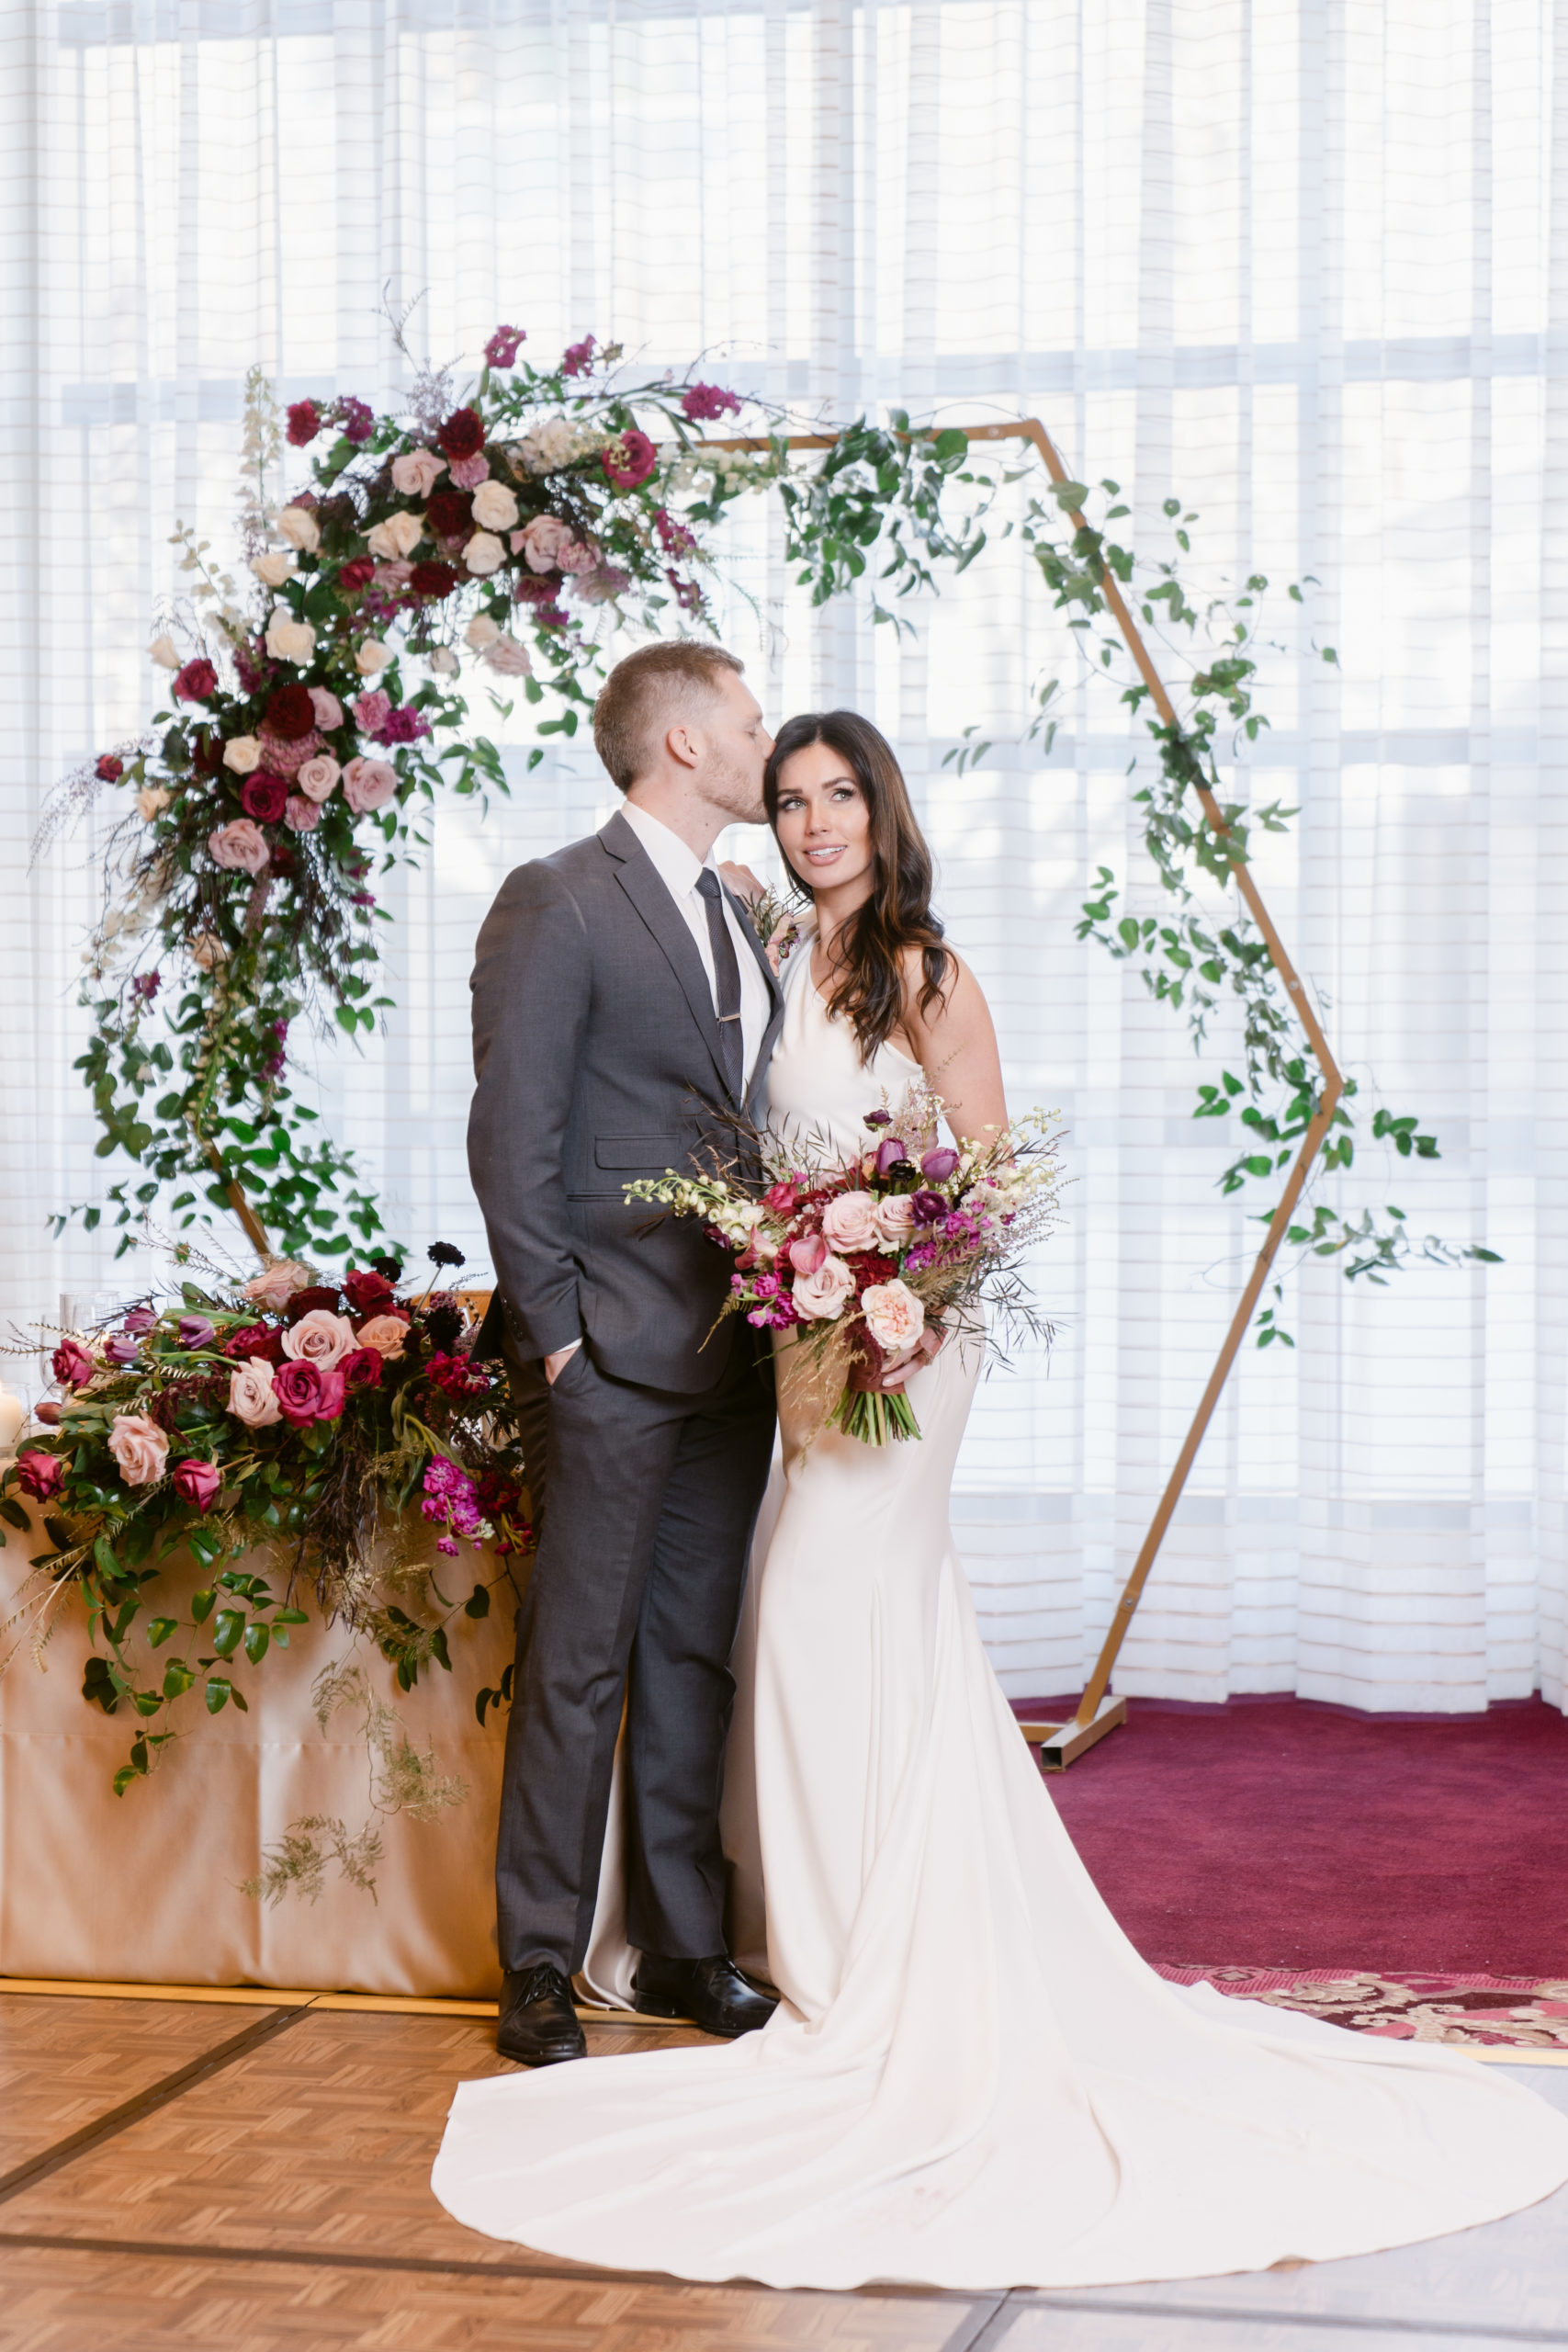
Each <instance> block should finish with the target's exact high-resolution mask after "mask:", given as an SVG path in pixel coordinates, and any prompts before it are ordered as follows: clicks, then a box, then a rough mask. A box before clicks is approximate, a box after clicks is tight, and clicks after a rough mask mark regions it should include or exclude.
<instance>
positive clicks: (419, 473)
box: [392, 449, 446, 498]
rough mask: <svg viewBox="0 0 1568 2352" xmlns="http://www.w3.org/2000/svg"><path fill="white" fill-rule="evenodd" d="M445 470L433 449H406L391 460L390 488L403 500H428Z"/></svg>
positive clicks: (444, 465)
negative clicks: (398, 492)
mask: <svg viewBox="0 0 1568 2352" xmlns="http://www.w3.org/2000/svg"><path fill="white" fill-rule="evenodd" d="M445 472H446V458H438V457H437V456H436V454H435V452H434V449H408V450H405V451H404V453H403V455H402V456H401V457H400V458H393V459H392V488H393V489H394V490H398V491H401V492H402V494H403V496H404V497H405V498H428V497H429V496H430V493H431V492H432V491H433V490H434V488H435V485H436V483H437V482H438V481H440V479H441V477H442V475H443V474H444V473H445Z"/></svg>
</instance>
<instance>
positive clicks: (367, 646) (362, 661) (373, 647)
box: [354, 637, 392, 678]
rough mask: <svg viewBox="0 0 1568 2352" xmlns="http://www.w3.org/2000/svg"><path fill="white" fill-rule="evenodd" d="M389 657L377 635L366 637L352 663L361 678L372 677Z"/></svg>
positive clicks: (386, 662) (383, 667)
mask: <svg viewBox="0 0 1568 2352" xmlns="http://www.w3.org/2000/svg"><path fill="white" fill-rule="evenodd" d="M391 658H392V657H391V654H390V653H389V651H388V650H387V648H386V647H385V646H384V645H383V644H382V642H381V640H380V639H379V638H378V637H367V639H366V640H365V642H364V644H363V645H362V646H360V648H359V649H358V650H357V652H356V653H355V657H354V665H355V669H356V670H357V671H358V673H359V674H360V676H361V677H362V678H374V677H375V676H377V675H378V673H379V672H380V671H382V670H384V669H385V668H386V666H387V664H388V662H389V661H390V660H391Z"/></svg>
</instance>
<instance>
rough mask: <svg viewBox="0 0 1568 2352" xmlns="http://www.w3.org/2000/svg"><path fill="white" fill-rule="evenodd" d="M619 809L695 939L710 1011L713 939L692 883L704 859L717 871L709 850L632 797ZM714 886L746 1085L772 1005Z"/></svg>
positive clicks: (714, 989) (746, 943)
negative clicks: (736, 996)
mask: <svg viewBox="0 0 1568 2352" xmlns="http://www.w3.org/2000/svg"><path fill="white" fill-rule="evenodd" d="M621 814H622V816H623V817H624V818H625V819H626V822H627V824H628V825H629V826H630V827H631V829H632V831H633V832H634V833H635V834H636V835H637V839H638V841H639V842H641V843H642V845H643V847H644V849H645V850H646V851H647V852H648V854H649V857H650V858H651V859H652V861H653V868H654V871H655V873H656V874H657V875H658V876H659V878H660V881H661V882H662V883H663V885H664V887H665V888H666V889H667V890H668V891H669V893H670V896H671V898H672V899H674V901H675V904H676V906H677V907H678V908H679V910H680V911H681V914H682V917H683V918H684V921H685V924H686V928H687V930H688V931H689V932H690V933H691V934H692V937H693V939H694V941H695V942H696V948H697V954H698V955H699V956H701V957H702V959H703V969H704V971H705V973H706V974H707V976H708V988H709V990H710V992H711V993H712V996H713V1009H714V1012H717V1011H718V978H717V976H716V973H715V971H714V968H713V942H712V940H711V939H710V938H709V937H708V916H707V906H706V903H705V900H704V898H703V894H702V892H701V891H700V890H699V889H698V888H697V876H698V875H699V874H700V873H701V872H702V870H703V866H704V865H705V864H706V865H710V866H712V867H713V869H714V871H715V873H717V871H718V866H717V862H716V859H715V857H714V854H713V852H712V851H711V850H710V851H709V852H708V854H707V857H706V859H702V858H699V857H698V856H697V854H696V852H695V851H694V850H693V849H690V848H688V846H687V845H686V843H685V842H683V841H682V839H681V836H680V834H679V833H673V832H671V830H670V828H669V826H668V825H665V824H661V823H660V820H659V819H658V818H657V817H650V816H649V813H648V811H647V809H639V808H638V807H637V803H636V801H635V800H627V801H624V802H623V803H622V806H621ZM719 887H720V898H719V904H720V906H721V907H722V908H723V910H724V920H725V922H727V923H728V926H729V935H730V937H731V939H732V940H733V941H734V943H735V960H736V962H737V964H738V965H739V967H740V1046H741V1053H740V1061H741V1068H742V1069H743V1070H744V1071H745V1074H746V1084H747V1085H748V1086H750V1083H751V1076H752V1072H753V1071H754V1070H755V1069H756V1067H757V1055H758V1051H759V1049H760V1047H761V1043H762V1033H763V1031H764V1030H765V1029H766V1028H767V1025H768V1019H769V1015H770V1014H771V1012H772V1011H773V1004H772V1001H771V1000H770V998H769V995H768V984H767V981H766V980H765V979H764V978H762V967H761V964H759V962H758V961H757V958H756V956H755V955H754V954H753V953H752V949H751V943H750V940H749V939H748V938H747V936H746V933H745V932H744V930H743V929H742V928H741V923H740V918H739V915H738V914H737V913H736V911H735V909H734V908H733V906H732V905H731V904H730V902H729V896H728V892H727V891H725V890H724V888H723V882H722V878H721V880H720V886H719Z"/></svg>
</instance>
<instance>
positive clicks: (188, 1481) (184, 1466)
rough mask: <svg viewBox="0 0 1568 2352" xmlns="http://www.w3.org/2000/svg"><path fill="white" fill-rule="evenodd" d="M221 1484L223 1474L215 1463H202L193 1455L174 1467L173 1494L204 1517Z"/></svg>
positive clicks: (216, 1497) (187, 1455) (215, 1499)
mask: <svg viewBox="0 0 1568 2352" xmlns="http://www.w3.org/2000/svg"><path fill="white" fill-rule="evenodd" d="M222 1484H223V1473H222V1471H221V1470H220V1468H219V1467H218V1464H216V1463H215V1462H202V1461H200V1460H199V1459H198V1458H197V1455H196V1454H194V1453H187V1454H186V1458H185V1460H184V1461H183V1462H180V1463H176V1464H175V1494H177V1495H178V1496H179V1497H180V1498H181V1499H182V1500H183V1501H185V1502H187V1503H194V1504H195V1505H196V1507H197V1510H198V1511H200V1512H201V1513H202V1514H203V1516H204V1517H205V1515H206V1513H207V1512H208V1511H209V1510H211V1509H212V1506H213V1504H214V1503H215V1502H216V1501H217V1499H218V1495H219V1489H220V1487H221V1486H222Z"/></svg>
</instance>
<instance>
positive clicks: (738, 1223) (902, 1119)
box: [626, 1084, 1061, 1445]
mask: <svg viewBox="0 0 1568 2352" xmlns="http://www.w3.org/2000/svg"><path fill="white" fill-rule="evenodd" d="M941 1112H942V1103H941V1100H940V1098H939V1097H938V1096H936V1095H935V1094H933V1093H932V1092H931V1090H930V1089H929V1088H927V1087H926V1086H924V1085H922V1084H917V1085H914V1086H911V1087H910V1088H909V1089H908V1091H907V1092H906V1093H905V1095H904V1096H903V1097H902V1099H901V1100H900V1101H899V1103H897V1104H896V1105H893V1106H891V1107H890V1106H889V1105H888V1104H887V1103H886V1102H884V1103H883V1104H882V1106H881V1107H880V1108H879V1109H876V1110H874V1111H868V1112H867V1114H866V1116H865V1125H866V1126H867V1128H868V1129H869V1130H870V1137H871V1139H870V1141H869V1142H868V1144H867V1146H866V1148H865V1149H864V1150H863V1151H862V1152H861V1153H860V1154H859V1155H858V1156H857V1157H856V1158H854V1159H851V1160H849V1161H847V1162H840V1163H835V1162H833V1161H832V1160H831V1159H829V1157H828V1155H827V1154H826V1153H825V1152H823V1151H821V1150H819V1149H817V1148H812V1147H811V1146H810V1145H809V1144H808V1145H807V1147H806V1148H803V1149H795V1148H784V1147H783V1146H781V1144H780V1143H779V1141H778V1139H777V1137H775V1136H772V1135H769V1134H767V1133H765V1132H761V1131H758V1130H754V1129H750V1128H749V1129H747V1130H746V1133H745V1136H744V1141H745V1143H746V1146H747V1152H746V1157H747V1159H752V1160H753V1161H755V1160H759V1159H760V1161H761V1167H762V1170H763V1174H764V1178H765V1182H764V1183H763V1184H762V1186H761V1189H760V1190H759V1188H758V1187H757V1185H756V1184H755V1183H754V1182H747V1181H746V1180H745V1179H744V1178H743V1177H742V1176H741V1174H740V1173H739V1170H738V1169H737V1167H735V1166H734V1165H730V1166H724V1165H721V1164H718V1163H717V1162H716V1163H715V1165H714V1166H713V1167H712V1168H711V1170H709V1171H708V1172H706V1173H700V1172H699V1173H696V1174H692V1175H684V1176H682V1175H678V1174H677V1173H676V1172H675V1170H673V1169H671V1170H667V1171H666V1173H665V1174H664V1175H663V1176H662V1177H653V1178H640V1179H638V1180H637V1182H634V1183H630V1184H628V1185H627V1186H626V1194H627V1197H628V1199H631V1200H637V1201H650V1202H657V1203H658V1204H660V1206H662V1207H664V1208H667V1209H669V1210H671V1211H672V1212H673V1213H674V1214H675V1215H676V1216H694V1217H700V1218H701V1219H702V1221H703V1224H704V1226H705V1228H706V1232H707V1238H708V1239H709V1240H710V1241H713V1242H714V1243H716V1245H717V1246H718V1247H719V1248H720V1249H724V1250H730V1251H732V1252H733V1253H734V1255H735V1272H733V1273H732V1275H731V1276H730V1294H729V1297H728V1300H727V1301H726V1304H725V1306H724V1308H723V1310H722V1312H721V1317H720V1319H721V1320H722V1319H723V1316H724V1315H728V1314H743V1315H744V1316H745V1317H746V1319H747V1321H748V1322H749V1323H754V1324H756V1325H758V1326H760V1327H761V1328H763V1329H773V1330H784V1329H792V1328H793V1329H797V1330H798V1334H799V1340H800V1342H801V1343H802V1344H804V1345H806V1346H807V1347H808V1348H809V1349H810V1350H811V1351H812V1356H813V1358H814V1360H815V1362H814V1368H815V1370H816V1371H817V1373H818V1375H819V1377H820V1379H821V1381H822V1384H823V1386H824V1388H825V1390H826V1393H827V1394H828V1396H829V1397H830V1398H831V1402H830V1403H829V1406H828V1408H827V1411H826V1416H825V1419H826V1423H827V1426H829V1427H830V1428H833V1429H838V1430H842V1431H843V1432H844V1434H845V1435H846V1436H847V1437H853V1438H859V1439H860V1440H861V1441H862V1442H863V1443H865V1444H867V1445H884V1444H886V1443H887V1442H889V1441H890V1440H895V1439H903V1438H918V1437H919V1434H920V1430H919V1422H918V1421H917V1420H916V1419H915V1414H914V1409H913V1408H912V1407H911V1405H910V1403H909V1400H908V1397H906V1396H905V1395H904V1394H903V1392H902V1391H901V1390H898V1389H887V1388H885V1387H884V1385H883V1384H884V1382H885V1381H886V1379H887V1378H888V1377H889V1376H890V1375H891V1374H897V1373H898V1372H900V1371H903V1370H905V1369H908V1370H909V1371H913V1370H916V1369H918V1367H919V1364H920V1363H923V1362H927V1361H929V1360H930V1359H931V1357H932V1356H934V1355H935V1353H936V1351H937V1350H938V1348H939V1347H940V1346H941V1344H942V1340H943V1339H944V1338H947V1337H949V1336H951V1335H953V1334H956V1333H959V1332H963V1331H967V1332H969V1333H970V1334H972V1335H974V1336H977V1337H981V1338H984V1336H985V1333H986V1323H985V1314H984V1310H985V1309H987V1308H990V1309H992V1310H993V1311H996V1312H998V1313H999V1315H1000V1317H1002V1319H1003V1320H1004V1321H1006V1322H1008V1323H1009V1324H1010V1325H1012V1326H1014V1327H1015V1328H1016V1327H1021V1328H1022V1329H1025V1330H1027V1331H1028V1332H1030V1333H1032V1334H1035V1335H1039V1334H1041V1333H1043V1331H1044V1329H1045V1327H1044V1326H1043V1324H1042V1322H1041V1319H1040V1317H1039V1316H1038V1314H1037V1313H1036V1311H1035V1309H1034V1308H1033V1307H1032V1306H1031V1304H1030V1303H1029V1300H1028V1297H1027V1295H1026V1293H1025V1292H1024V1290H1023V1287H1022V1283H1021V1278H1020V1275H1019V1272H1018V1269H1019V1266H1020V1263H1021V1260H1022V1258H1023V1257H1024V1254H1025V1252H1026V1251H1027V1250H1029V1249H1030V1248H1031V1247H1032V1244H1033V1243H1034V1242H1036V1241H1037V1240H1038V1239H1039V1238H1041V1236H1042V1234H1043V1233H1044V1232H1045V1231H1046V1230H1048V1228H1049V1227H1051V1226H1052V1225H1053V1224H1054V1223H1055V1216H1056V1204H1055V1193H1056V1189H1057V1186H1058V1184H1059V1182H1060V1180H1061V1171H1060V1167H1059V1164H1058V1160H1057V1138H1056V1136H1055V1135H1054V1134H1053V1133H1052V1132H1051V1129H1050V1122H1049V1117H1048V1114H1045V1113H1044V1112H1042V1111H1032V1112H1030V1113H1028V1114H1026V1115H1025V1116H1024V1117H1023V1118H1021V1119H1019V1120H1016V1121H1014V1123H1013V1124H1012V1125H1010V1126H1009V1127H1006V1128H1004V1129H1003V1130H1001V1131H1000V1132H999V1133H998V1134H996V1135H993V1136H990V1137H988V1139H987V1141H985V1142H984V1143H971V1144H965V1145H964V1146H963V1147H962V1148H954V1147H953V1146H951V1145H946V1144H942V1143H939V1142H937V1141H936V1140H935V1138H936V1135H937V1122H938V1118H939V1116H940V1114H941Z"/></svg>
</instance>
